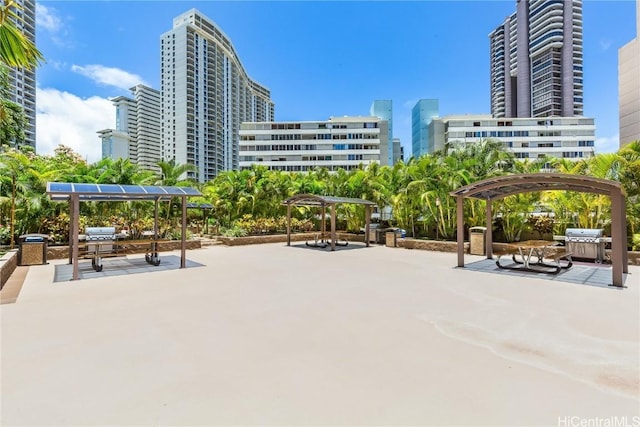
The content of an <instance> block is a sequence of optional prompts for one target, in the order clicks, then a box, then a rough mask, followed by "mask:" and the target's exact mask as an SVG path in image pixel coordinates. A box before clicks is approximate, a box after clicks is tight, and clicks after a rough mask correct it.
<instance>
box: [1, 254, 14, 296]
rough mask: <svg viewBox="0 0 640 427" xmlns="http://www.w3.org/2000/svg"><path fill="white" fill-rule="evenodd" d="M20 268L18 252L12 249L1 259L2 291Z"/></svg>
mask: <svg viewBox="0 0 640 427" xmlns="http://www.w3.org/2000/svg"><path fill="white" fill-rule="evenodd" d="M17 266H18V250H17V249H12V250H10V251H9V252H7V253H6V254H4V255H2V257H0V289H2V287H3V286H4V284H5V283H7V280H9V277H11V275H12V274H13V272H14V271H15V269H16V267H17Z"/></svg>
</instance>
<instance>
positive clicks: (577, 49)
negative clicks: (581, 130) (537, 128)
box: [489, 0, 583, 117]
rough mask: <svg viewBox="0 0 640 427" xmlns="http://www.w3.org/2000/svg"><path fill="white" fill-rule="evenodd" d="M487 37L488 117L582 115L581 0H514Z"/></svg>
mask: <svg viewBox="0 0 640 427" xmlns="http://www.w3.org/2000/svg"><path fill="white" fill-rule="evenodd" d="M489 39H490V74H491V114H492V115H493V116H494V117H548V116H562V117H573V116H582V114H583V70H582V67H583V62H582V56H583V55H582V0H517V4H516V12H515V13H514V14H512V15H511V16H509V17H508V18H507V19H506V20H505V21H504V22H503V23H502V24H501V25H500V26H498V27H497V28H496V29H495V30H494V31H493V32H491V34H489Z"/></svg>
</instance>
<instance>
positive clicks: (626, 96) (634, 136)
mask: <svg viewBox="0 0 640 427" xmlns="http://www.w3.org/2000/svg"><path fill="white" fill-rule="evenodd" d="M638 28H640V2H637V1H636V38H635V39H633V40H631V41H630V42H629V43H627V44H626V45H624V46H623V47H622V48H620V50H619V51H618V102H619V111H620V147H623V146H625V145H627V144H628V143H630V142H632V141H640V40H639V39H638V36H637V31H638V30H637V29H638Z"/></svg>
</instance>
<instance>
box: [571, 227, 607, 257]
mask: <svg viewBox="0 0 640 427" xmlns="http://www.w3.org/2000/svg"><path fill="white" fill-rule="evenodd" d="M602 234H603V230H602V229H599V228H567V230H566V232H565V236H564V241H565V246H566V247H567V251H568V252H571V253H572V254H573V255H572V257H573V258H580V259H587V260H593V261H595V262H597V263H601V262H603V261H604V256H605V250H604V249H605V245H606V244H607V242H611V238H610V237H603V236H602Z"/></svg>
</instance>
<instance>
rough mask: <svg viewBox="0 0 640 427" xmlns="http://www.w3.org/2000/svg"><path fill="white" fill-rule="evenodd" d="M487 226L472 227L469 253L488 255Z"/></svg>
mask: <svg viewBox="0 0 640 427" xmlns="http://www.w3.org/2000/svg"><path fill="white" fill-rule="evenodd" d="M486 239H487V227H471V228H470V229H469V253H470V254H471V255H486V252H485V249H486V242H487V240H486Z"/></svg>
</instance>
